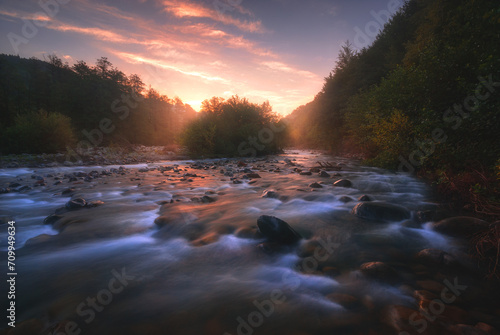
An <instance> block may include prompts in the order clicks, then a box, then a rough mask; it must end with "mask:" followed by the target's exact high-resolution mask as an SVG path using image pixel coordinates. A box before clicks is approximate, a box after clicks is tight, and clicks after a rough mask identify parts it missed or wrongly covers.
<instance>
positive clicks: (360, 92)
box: [288, 0, 500, 172]
mask: <svg viewBox="0 0 500 335" xmlns="http://www.w3.org/2000/svg"><path fill="white" fill-rule="evenodd" d="M498 31H500V8H499V6H498V3H496V2H494V1H488V0H476V1H472V0H460V1H457V2H451V1H447V0H437V1H431V0H418V1H417V0H410V1H407V2H406V3H405V5H404V6H403V7H402V9H401V10H400V11H399V12H398V13H396V14H395V15H394V16H393V17H392V18H391V19H390V20H389V22H388V23H387V24H386V25H385V26H384V29H383V30H382V31H381V33H380V34H379V35H378V36H377V38H376V40H375V41H374V42H373V44H372V45H371V46H370V47H368V48H365V49H362V50H357V51H356V50H352V46H351V45H350V44H349V43H346V44H345V45H344V46H343V47H342V49H341V51H340V53H339V60H338V62H337V64H336V66H335V67H334V70H333V71H332V73H330V75H329V76H328V77H326V78H325V83H324V86H323V89H322V90H321V91H320V92H319V93H318V94H317V96H316V97H315V99H314V101H312V102H311V103H309V104H307V105H305V106H301V107H299V108H297V110H296V111H294V112H293V113H292V114H291V115H290V116H289V117H288V120H289V121H290V133H291V137H292V143H293V144H294V145H297V144H301V145H302V146H315V147H322V148H326V149H331V150H332V151H334V152H336V153H342V152H344V153H345V152H348V153H360V154H363V155H364V156H365V157H367V158H369V159H370V163H372V164H376V165H382V166H386V167H388V166H389V167H394V168H396V167H397V165H398V163H399V162H400V157H403V158H404V159H406V160H408V159H409V157H410V155H412V154H414V153H418V152H419V151H425V152H424V153H422V154H421V155H420V156H425V159H422V160H421V161H420V162H419V164H415V166H414V167H415V170H417V171H418V170H422V169H431V170H433V169H434V170H435V169H439V168H449V169H452V170H454V171H457V172H459V171H461V170H464V169H468V168H469V167H470V166H473V165H477V162H481V163H482V164H484V165H485V166H486V167H489V168H492V167H493V166H495V162H497V161H498V159H499V157H500V145H498V144H499V143H498V124H499V123H500V96H499V95H498V94H495V93H496V92H491V89H492V87H491V85H497V84H494V83H495V82H498V81H500V58H499V57H497V56H495V55H498V54H499V51H500V50H499V44H498V43H496V41H497V40H498V37H499V36H498ZM484 82H486V83H488V82H490V84H486V85H485V84H484ZM482 83H483V84H482ZM488 85H489V86H488ZM478 87H479V88H478ZM497 90H498V89H497V88H496V87H495V88H494V91H497ZM478 94H480V95H481V96H483V97H485V98H484V99H478V98H476V96H477V95H478ZM436 134H439V135H440V136H437V137H438V138H439V141H437V140H436ZM422 147H424V148H422ZM424 154H425V155H424Z"/></svg>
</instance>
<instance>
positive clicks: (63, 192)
mask: <svg viewBox="0 0 500 335" xmlns="http://www.w3.org/2000/svg"><path fill="white" fill-rule="evenodd" d="M75 191H76V190H75V189H74V188H67V189H65V190H63V191H62V192H61V194H62V195H71V194H73V193H75Z"/></svg>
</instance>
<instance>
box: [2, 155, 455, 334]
mask: <svg viewBox="0 0 500 335" xmlns="http://www.w3.org/2000/svg"><path fill="white" fill-rule="evenodd" d="M273 159H274V160H272V161H270V162H265V161H263V160H256V161H254V162H253V163H249V164H248V168H252V169H254V172H256V173H259V174H260V175H261V176H262V178H261V179H253V180H252V183H250V180H245V179H241V180H242V181H243V183H241V184H235V183H233V182H232V180H231V179H230V177H228V176H224V175H223V174H222V173H221V172H220V169H225V170H226V171H227V167H225V166H224V165H217V167H216V168H214V169H206V170H203V169H192V168H191V165H190V164H192V163H193V161H182V162H161V163H156V164H147V165H146V164H140V165H136V166H126V167H125V168H126V170H127V173H126V174H125V175H117V174H114V175H111V176H108V177H105V178H100V179H95V180H93V181H92V182H77V183H68V182H67V181H64V183H63V185H62V186H61V185H58V186H55V185H52V182H49V183H48V185H47V186H45V187H37V188H33V189H32V190H29V191H25V192H12V193H8V194H2V195H0V206H1V212H0V215H3V216H8V217H11V218H13V219H15V221H16V227H17V235H16V238H17V248H18V249H19V250H18V258H17V268H18V274H19V275H18V292H19V294H18V298H17V304H18V311H19V312H18V313H19V314H18V319H19V320H24V319H30V318H37V319H42V320H46V321H47V322H48V323H51V324H56V323H58V322H62V321H65V320H73V321H74V322H76V323H77V324H78V326H79V327H80V328H81V329H83V330H84V331H85V333H89V334H137V333H147V334H165V333H169V334H221V335H222V334H224V333H225V332H228V333H230V334H236V333H238V327H239V326H240V327H242V326H241V320H245V321H246V322H248V318H249V315H250V314H251V313H252V312H253V311H259V307H257V306H260V305H259V304H260V303H261V302H262V301H270V300H269V299H271V297H278V296H279V299H276V301H278V300H280V303H273V305H272V313H271V312H269V316H267V315H265V317H264V318H265V320H264V321H263V322H262V325H259V326H258V328H259V331H261V332H262V333H275V334H288V333H290V331H291V330H304V331H306V332H308V333H318V334H319V333H323V332H326V331H327V330H328V329H330V328H332V327H333V328H335V327H337V326H338V324H340V325H341V326H342V319H343V318H347V316H348V315H351V314H349V313H350V312H349V311H346V309H345V308H344V307H342V305H341V304H340V303H337V302H335V301H332V300H331V299H328V298H327V296H328V295H329V294H332V293H337V294H339V293H349V294H352V295H356V296H358V297H360V299H361V298H363V299H368V298H366V297H369V299H371V301H373V303H374V304H375V305H377V304H380V305H383V304H386V303H389V302H390V303H400V304H408V303H410V302H411V301H412V299H413V298H411V297H409V296H408V295H407V293H405V292H403V291H401V290H400V289H399V288H398V287H393V286H390V285H386V284H381V283H378V282H375V281H372V280H369V279H367V278H364V277H363V276H362V275H360V273H359V270H358V268H359V265H360V264H361V263H362V262H364V261H369V260H375V259H378V258H383V259H391V257H394V256H393V254H391V253H393V252H394V248H399V249H398V250H400V252H401V253H402V254H404V252H405V250H408V252H413V251H414V250H421V249H423V248H426V247H435V248H440V249H443V250H450V249H451V248H452V245H451V244H450V241H448V240H447V239H446V238H445V237H443V236H442V235H440V234H437V233H435V232H433V231H431V230H428V229H414V228H406V227H403V226H402V225H401V223H400V222H393V223H390V224H378V223H372V222H367V221H365V220H362V219H359V218H357V217H355V216H354V215H352V214H351V213H350V211H351V210H352V208H353V207H354V205H355V204H357V203H358V202H357V200H356V199H357V198H358V197H359V196H361V195H364V194H366V195H369V196H370V197H372V198H373V199H374V200H377V201H387V202H390V203H394V204H399V205H402V206H405V207H407V208H408V209H409V210H412V211H415V210H417V209H419V208H423V207H426V206H429V205H432V203H431V202H429V200H428V199H429V195H428V194H427V188H426V186H425V185H424V184H423V183H421V182H419V181H417V180H416V179H414V178H413V177H411V176H408V175H404V174H395V173H391V172H388V171H385V170H381V169H376V168H368V167H362V166H359V165H358V164H357V163H356V162H353V161H350V160H346V159H334V158H331V157H328V156H324V155H321V154H318V153H310V152H303V151H298V152H295V153H292V152H289V153H287V154H285V155H281V156H278V157H274V158H273ZM284 159H290V160H293V163H294V164H296V166H295V165H287V164H286V163H285V162H284ZM317 161H335V162H336V163H340V164H342V166H343V169H342V171H340V174H341V175H342V177H341V178H343V179H349V180H351V181H352V183H353V187H352V188H343V187H334V186H332V183H333V181H334V180H335V179H329V178H321V177H319V176H317V174H314V175H312V176H301V175H299V174H297V173H295V172H294V171H293V169H294V168H296V167H300V166H303V167H304V168H305V167H312V166H314V165H316V162H317ZM214 162H215V163H216V161H205V163H207V164H208V165H210V164H214ZM174 164H177V165H178V168H179V169H180V171H179V173H174V172H172V171H165V172H164V173H160V171H158V170H155V171H149V172H143V173H139V172H137V169H141V168H146V167H148V168H150V169H151V168H157V167H159V166H165V165H174ZM208 165H207V166H208ZM276 167H279V168H280V171H281V172H270V170H273V171H274V170H275V168H276ZM110 168H118V167H78V168H76V167H72V168H57V169H56V168H54V169H41V170H39V171H32V170H29V169H24V168H23V169H7V170H6V169H4V170H0V181H7V180H9V181H12V180H13V179H16V178H17V179H20V180H19V183H21V184H23V183H27V182H30V181H31V180H30V176H31V174H33V173H36V174H37V175H42V176H45V175H47V174H49V173H50V174H54V175H57V174H59V175H63V174H67V173H73V172H77V171H84V172H86V173H88V172H90V171H93V170H97V171H100V170H102V169H108V170H109V169H110ZM231 169H232V171H233V172H234V175H240V176H242V175H243V174H244V173H243V172H241V171H238V167H235V166H232V167H231ZM242 169H243V168H240V170H242ZM184 173H191V174H197V177H189V176H188V177H185V179H189V178H191V179H192V181H186V180H182V174H184ZM330 173H334V171H331V172H330ZM201 177H204V178H201ZM339 178H340V177H339ZM47 179H50V178H47ZM336 179H337V178H336ZM312 182H323V188H320V189H314V190H311V189H310V188H309V187H308V185H309V184H311V183H312ZM67 187H73V188H74V189H75V192H74V193H73V194H72V195H71V197H73V198H76V197H82V198H85V199H86V200H88V201H95V200H101V201H103V202H104V204H103V205H102V206H99V207H95V208H90V209H87V208H85V209H81V210H78V211H73V212H70V213H65V214H63V216H64V219H61V220H60V221H58V222H57V223H56V224H54V228H56V229H54V228H53V227H51V226H50V225H43V219H44V218H45V217H46V216H48V215H50V214H53V213H54V211H56V209H58V208H60V207H63V206H64V204H65V203H66V202H67V201H68V200H69V199H70V198H71V197H70V196H69V195H67V196H63V195H61V191H62V190H64V189H65V188H67ZM269 189H272V190H275V191H276V192H277V193H278V198H276V199H273V198H263V197H262V194H263V192H264V191H265V190H269ZM205 194H207V195H208V196H210V197H211V198H213V199H214V200H215V201H214V202H212V203H203V202H202V201H199V200H197V199H200V198H201V197H203V196H204V195H205ZM346 196H347V197H350V198H352V201H350V202H345V201H343V200H342V197H346ZM344 199H345V198H344ZM171 202H172V203H171ZM260 215H274V216H277V217H279V218H281V219H283V220H285V221H287V222H288V223H289V224H290V225H292V226H293V227H294V228H295V229H296V230H297V231H298V232H299V233H301V234H302V235H303V236H304V237H306V239H305V240H303V241H302V242H301V245H299V246H298V247H297V248H295V249H290V250H286V251H285V252H278V253H271V254H269V253H266V252H264V251H263V250H262V248H260V247H258V245H259V244H260V243H261V242H262V240H259V239H251V238H240V237H236V236H235V231H237V230H238V229H240V228H242V227H247V228H249V229H254V230H255V227H256V220H257V218H258V217H259V216H260ZM159 216H162V217H166V218H168V220H171V222H170V221H169V223H168V224H166V225H165V227H163V228H161V229H160V228H158V226H157V225H155V223H154V221H155V219H156V218H157V217H159ZM2 234H4V231H2ZM42 234H45V235H42ZM40 235H42V236H40ZM32 238H35V239H33V240H31V241H29V242H28V243H26V241H28V240H29V239H32ZM328 238H331V239H333V240H334V241H335V242H336V244H335V245H336V247H335V248H336V250H335V255H330V258H329V259H328V260H327V261H318V260H314V259H309V260H308V261H305V259H306V258H304V257H299V254H300V253H299V252H298V250H300V249H301V248H304V247H305V245H306V243H307V241H309V240H317V239H325V240H327V239H328ZM1 241H2V245H1V247H2V249H3V250H5V249H6V243H5V241H6V239H5V238H4V237H2V239H1ZM381 245H382V246H387V250H389V251H387V254H385V251H384V250H385V249H384V250H382V251H381V249H380V246H381ZM375 253H377V254H376V255H375ZM328 262H330V263H328ZM327 266H335V267H336V268H338V269H339V270H338V273H337V274H336V275H335V276H326V275H324V274H323V272H322V271H323V270H324V269H326V267H327ZM116 273H120V274H122V273H125V274H126V278H128V279H123V278H122V280H123V281H125V282H126V283H125V284H123V283H122V284H123V290H121V291H120V292H118V293H114V294H112V295H111V296H106V295H105V294H106V292H105V293H102V292H103V290H108V292H109V290H110V282H111V281H112V280H113V283H115V284H116V278H117V277H116ZM113 278H115V279H113ZM100 292H101V293H100ZM93 297H94V298H95V297H97V303H99V301H101V303H100V305H99V306H98V308H97V309H98V311H97V310H96V309H92V308H91V307H90V304H89V302H88V301H89V300H87V299H91V298H93ZM108 300H109V301H108ZM266 306H268V305H266ZM269 310H270V309H269ZM90 311H93V312H90ZM262 313H263V312H262ZM91 316H92V317H91ZM254 316H255V315H254ZM347 319H348V318H347ZM362 320H365V319H362ZM365 321H366V324H367V325H370V322H376V321H375V320H371V319H369V318H368V319H366V320H365ZM366 324H365V326H366ZM256 328H257V327H256ZM333 328H332V329H333ZM166 329H168V331H167V332H166ZM240 330H241V329H240ZM256 334H257V332H256Z"/></svg>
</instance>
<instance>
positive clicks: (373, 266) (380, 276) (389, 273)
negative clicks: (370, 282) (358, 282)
mask: <svg viewBox="0 0 500 335" xmlns="http://www.w3.org/2000/svg"><path fill="white" fill-rule="evenodd" d="M360 269H361V273H363V274H364V275H365V276H367V277H369V278H373V279H376V280H380V281H384V282H395V281H396V280H397V279H398V273H397V272H396V270H394V268H392V267H391V266H389V265H387V264H385V263H384V262H368V263H364V264H362V265H361V268H360Z"/></svg>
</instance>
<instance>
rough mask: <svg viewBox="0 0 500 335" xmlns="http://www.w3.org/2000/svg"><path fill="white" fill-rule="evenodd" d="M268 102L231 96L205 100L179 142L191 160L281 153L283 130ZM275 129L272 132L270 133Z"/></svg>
mask: <svg viewBox="0 0 500 335" xmlns="http://www.w3.org/2000/svg"><path fill="white" fill-rule="evenodd" d="M276 121H277V117H276V115H275V114H274V113H273V112H272V109H271V106H270V105H269V103H268V102H264V103H263V104H254V103H251V102H249V101H248V100H247V99H245V98H239V97H238V96H233V97H231V98H229V99H228V100H224V99H222V98H217V97H214V98H212V99H209V100H205V101H204V102H203V105H202V110H201V111H200V113H199V115H198V118H197V119H195V120H194V121H193V122H191V123H190V124H189V125H188V127H187V128H186V130H185V131H184V133H183V135H182V137H181V142H182V144H183V145H185V146H186V147H187V149H188V150H189V152H190V153H191V154H192V155H194V156H197V157H199V156H210V157H230V156H248V155H264V154H270V153H275V152H278V151H280V149H281V148H280V147H281V146H282V145H283V142H284V141H283V138H284V136H285V131H284V130H283V128H284V126H279V127H273V125H276ZM273 129H274V130H273Z"/></svg>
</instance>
